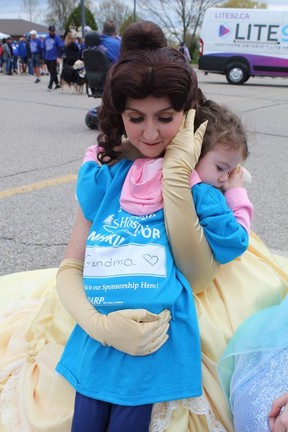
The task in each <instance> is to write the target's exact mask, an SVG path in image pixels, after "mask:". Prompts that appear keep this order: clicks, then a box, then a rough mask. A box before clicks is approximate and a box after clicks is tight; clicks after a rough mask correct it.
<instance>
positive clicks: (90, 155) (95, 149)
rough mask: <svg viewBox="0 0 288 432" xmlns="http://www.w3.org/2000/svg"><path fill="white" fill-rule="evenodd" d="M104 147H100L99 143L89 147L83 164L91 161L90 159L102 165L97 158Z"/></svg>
mask: <svg viewBox="0 0 288 432" xmlns="http://www.w3.org/2000/svg"><path fill="white" fill-rule="evenodd" d="M102 150H103V149H102V148H101V147H99V146H98V145H97V144H95V145H93V146H91V147H88V149H87V151H86V153H85V156H84V160H83V164H84V163H85V162H89V161H93V162H96V163H97V164H99V165H101V164H100V162H99V161H98V159H97V155H98V153H100V152H101V151H102Z"/></svg>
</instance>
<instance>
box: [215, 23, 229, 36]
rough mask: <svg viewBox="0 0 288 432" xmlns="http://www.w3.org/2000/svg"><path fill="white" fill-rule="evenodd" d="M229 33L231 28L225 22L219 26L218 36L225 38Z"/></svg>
mask: <svg viewBox="0 0 288 432" xmlns="http://www.w3.org/2000/svg"><path fill="white" fill-rule="evenodd" d="M230 33H231V28H230V27H229V26H228V25H227V24H221V25H220V26H219V31H218V36H219V37H221V38H225V37H226V36H228V35H229V34H230Z"/></svg>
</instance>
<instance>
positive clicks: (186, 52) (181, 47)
mask: <svg viewBox="0 0 288 432" xmlns="http://www.w3.org/2000/svg"><path fill="white" fill-rule="evenodd" d="M178 51H180V52H181V53H182V54H184V56H185V57H186V59H187V60H188V62H189V63H190V62H191V56H190V53H189V50H188V48H187V46H186V45H185V43H184V42H181V43H180V45H179V47H178Z"/></svg>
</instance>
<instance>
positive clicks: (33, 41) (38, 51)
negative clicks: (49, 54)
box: [29, 30, 43, 84]
mask: <svg viewBox="0 0 288 432" xmlns="http://www.w3.org/2000/svg"><path fill="white" fill-rule="evenodd" d="M29 45H30V52H31V63H32V67H33V71H34V74H35V75H36V80H35V84H39V83H40V81H41V78H40V64H41V60H42V58H43V47H42V43H41V40H40V38H38V36H37V32H36V30H31V31H30V41H29Z"/></svg>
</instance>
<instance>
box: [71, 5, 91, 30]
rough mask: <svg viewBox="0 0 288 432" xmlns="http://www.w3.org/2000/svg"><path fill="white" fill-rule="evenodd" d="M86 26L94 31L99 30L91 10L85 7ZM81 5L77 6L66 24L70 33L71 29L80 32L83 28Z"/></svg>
mask: <svg viewBox="0 0 288 432" xmlns="http://www.w3.org/2000/svg"><path fill="white" fill-rule="evenodd" d="M84 10H85V24H86V25H88V26H89V27H91V29H92V30H98V27H97V24H96V22H95V19H94V16H93V14H92V12H91V11H90V9H88V7H86V6H85V9H84ZM81 25H82V22H81V3H80V4H79V6H77V7H76V8H75V9H74V11H73V12H71V14H70V15H69V17H68V19H67V21H66V23H65V30H66V31H68V30H70V29H75V30H76V31H78V29H79V28H80V27H81Z"/></svg>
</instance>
